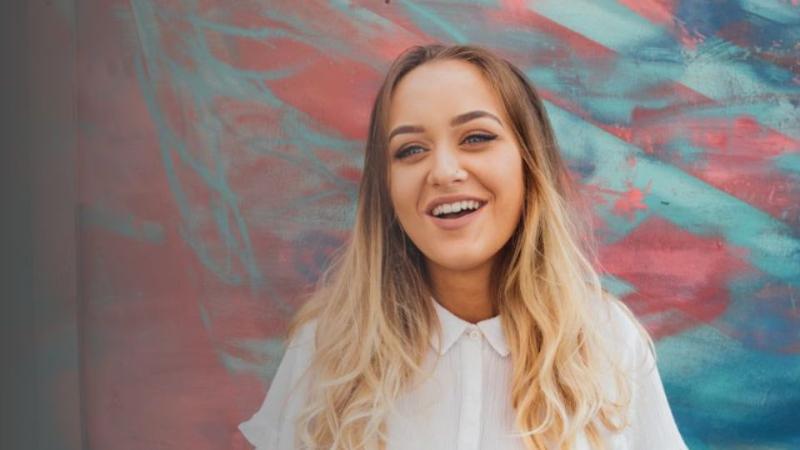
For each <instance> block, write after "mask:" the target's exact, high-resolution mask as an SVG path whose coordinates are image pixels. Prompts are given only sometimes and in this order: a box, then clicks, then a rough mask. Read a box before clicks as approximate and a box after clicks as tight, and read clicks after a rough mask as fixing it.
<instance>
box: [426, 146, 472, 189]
mask: <svg viewBox="0 0 800 450" xmlns="http://www.w3.org/2000/svg"><path fill="white" fill-rule="evenodd" d="M431 156H433V158H432V159H431V160H432V163H433V165H432V166H431V168H430V172H428V183H429V184H431V185H433V186H449V185H451V184H453V183H456V182H459V181H464V180H466V177H467V172H466V171H465V170H464V169H463V168H462V167H461V161H460V160H459V157H458V154H457V152H456V151H455V150H453V149H450V148H448V147H446V146H442V147H440V148H437V149H435V150H434V151H433V154H432V155H431Z"/></svg>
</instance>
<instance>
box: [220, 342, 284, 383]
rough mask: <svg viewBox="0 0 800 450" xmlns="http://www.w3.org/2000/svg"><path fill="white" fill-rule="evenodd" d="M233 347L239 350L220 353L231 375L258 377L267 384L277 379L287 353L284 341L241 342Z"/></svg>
mask: <svg viewBox="0 0 800 450" xmlns="http://www.w3.org/2000/svg"><path fill="white" fill-rule="evenodd" d="M232 345H234V347H236V348H237V350H235V351H233V352H220V353H219V354H220V358H221V359H222V363H223V365H224V366H225V368H226V369H227V370H228V371H229V372H230V373H233V374H251V375H256V376H258V377H259V378H260V379H261V380H263V381H264V382H265V383H266V382H268V381H269V380H272V379H273V378H274V377H275V373H276V372H277V371H278V366H279V365H280V362H281V359H282V358H283V354H284V352H285V343H284V341H283V340H282V339H276V338H271V339H252V340H239V341H237V342H235V343H233V344H232ZM232 353H244V356H243V357H238V356H234V355H233V354H232Z"/></svg>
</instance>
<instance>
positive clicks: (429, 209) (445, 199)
mask: <svg viewBox="0 0 800 450" xmlns="http://www.w3.org/2000/svg"><path fill="white" fill-rule="evenodd" d="M464 200H475V201H476V202H478V203H480V204H481V205H483V204H484V203H486V200H483V199H481V198H478V197H475V196H472V195H445V196H442V197H436V198H434V199H433V200H431V201H430V202H428V205H427V206H425V212H426V213H427V214H429V215H433V209H434V208H436V207H437V206H439V205H443V204H445V203H453V202H461V201H464Z"/></svg>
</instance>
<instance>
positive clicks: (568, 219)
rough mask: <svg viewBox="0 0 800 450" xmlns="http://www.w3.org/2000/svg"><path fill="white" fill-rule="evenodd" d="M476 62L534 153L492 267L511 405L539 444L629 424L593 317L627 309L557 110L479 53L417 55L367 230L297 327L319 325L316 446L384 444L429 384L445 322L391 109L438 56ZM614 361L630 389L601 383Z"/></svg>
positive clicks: (369, 166)
mask: <svg viewBox="0 0 800 450" xmlns="http://www.w3.org/2000/svg"><path fill="white" fill-rule="evenodd" d="M446 59H456V60H462V61H467V62H469V63H472V64H474V65H475V66H477V67H478V68H479V69H480V70H481V72H482V73H483V75H484V77H485V79H486V81H487V82H488V83H490V85H491V86H492V87H493V88H494V89H495V91H496V92H497V94H498V96H499V97H500V99H501V101H502V104H503V106H504V107H505V109H506V113H507V117H509V118H510V121H511V126H512V128H513V130H514V133H515V138H516V139H517V142H518V144H519V147H520V149H521V152H522V159H523V165H524V183H525V201H524V206H523V211H522V218H521V220H520V223H519V224H518V226H517V229H516V231H515V232H514V234H513V235H512V237H511V239H510V240H509V242H508V243H507V244H506V245H505V246H504V247H503V249H502V250H501V253H500V255H499V256H500V257H499V258H498V263H497V264H496V266H495V270H494V273H493V283H492V284H493V286H492V288H493V290H494V291H495V298H496V302H497V308H498V311H499V312H500V314H501V316H502V323H503V328H504V332H505V335H506V338H507V340H508V343H509V348H510V358H511V365H512V380H511V392H509V396H510V402H511V405H512V406H513V408H514V410H515V412H516V424H517V426H518V428H519V429H520V430H522V431H523V433H522V439H523V440H524V442H525V445H526V447H527V448H529V449H531V450H543V449H545V448H546V447H547V445H552V443H555V444H556V445H558V446H559V448H570V447H571V446H572V445H573V444H574V442H575V440H576V438H577V436H578V435H579V433H581V432H585V433H586V436H587V438H588V440H589V442H590V443H591V444H592V446H593V448H603V443H602V440H601V435H600V431H601V427H605V428H607V429H609V430H612V431H616V430H619V429H621V428H622V427H623V426H624V425H625V412H626V408H627V404H628V403H629V398H630V394H629V388H628V387H627V383H626V381H625V379H624V377H623V374H622V373H621V370H620V369H619V368H618V367H616V366H614V365H613V364H612V365H610V366H609V364H608V361H609V360H610V355H609V352H608V351H607V349H606V348H605V347H604V346H603V345H602V343H601V336H600V334H599V333H598V330H596V328H595V326H594V325H592V320H591V318H590V316H589V314H590V313H589V311H590V305H589V303H590V300H591V299H594V300H595V301H614V300H613V299H609V297H608V296H606V295H604V293H603V292H602V291H601V286H600V281H599V278H598V275H597V273H596V271H595V270H594V269H593V266H592V264H591V263H590V261H589V260H588V258H587V257H586V256H585V255H586V254H588V253H585V252H584V251H583V250H585V249H583V247H582V244H581V243H582V242H584V241H586V240H587V239H588V237H589V235H590V233H583V234H581V233H580V231H579V227H578V226H577V225H576V223H577V221H576V220H574V219H573V214H571V213H570V205H571V201H570V199H571V198H572V197H573V194H574V192H573V190H572V189H571V188H570V186H571V183H570V180H569V178H568V172H567V170H566V167H565V165H564V163H563V161H562V159H561V157H560V155H559V151H558V148H557V146H556V141H555V137H554V134H553V130H552V128H551V126H550V122H549V119H548V117H547V113H546V111H545V109H544V107H543V105H542V102H541V100H540V98H539V95H538V94H537V92H536V90H535V89H534V88H533V87H532V86H531V84H530V83H529V82H528V81H527V79H526V77H525V75H524V74H523V73H522V72H521V71H520V70H519V69H517V68H516V67H515V66H514V65H512V64H511V63H509V62H508V61H506V60H503V59H500V58H498V57H496V56H494V55H493V54H492V53H490V52H488V51H486V50H484V49H481V48H479V47H474V46H450V47H445V46H441V45H429V46H419V47H413V48H411V49H409V50H407V51H406V52H404V53H403V54H402V55H400V56H399V57H398V58H397V60H395V62H394V63H393V64H392V65H391V67H390V68H389V71H388V74H387V75H386V78H385V80H384V82H383V85H382V86H381V88H380V90H379V92H378V95H377V98H376V100H375V104H374V107H373V110H372V115H371V119H370V128H369V136H368V140H367V143H366V155H365V163H364V175H363V178H362V179H361V184H360V189H359V194H358V207H357V213H356V220H355V227H354V229H353V232H352V235H351V238H350V240H349V241H348V243H347V244H346V245H345V246H344V247H343V249H342V250H341V252H340V253H339V255H338V257H337V258H336V260H335V262H334V264H332V266H331V267H330V269H329V270H328V271H327V272H326V274H325V275H324V276H323V277H322V279H321V280H320V283H319V285H318V288H317V290H316V291H315V292H314V294H313V295H312V296H311V298H310V299H309V301H308V302H307V303H306V304H305V305H304V307H303V308H302V309H301V310H300V312H299V313H298V315H297V317H296V318H295V321H294V322H293V324H292V327H291V328H290V334H294V333H295V332H296V331H297V330H298V329H299V328H300V327H302V326H303V325H306V324H308V323H309V322H314V323H315V324H316V339H315V351H314V354H313V356H312V362H311V366H310V367H309V370H308V372H307V376H309V377H310V378H309V379H310V380H311V381H310V385H309V386H310V387H309V390H308V398H307V402H306V404H305V408H304V409H303V411H302V412H301V415H300V417H299V419H298V423H297V430H298V433H297V434H298V436H297V437H298V440H299V441H300V443H301V444H302V445H303V446H304V447H306V448H326V449H328V448H330V449H361V448H368V447H371V446H374V445H376V444H379V445H382V444H383V442H384V440H385V429H384V428H385V421H386V419H387V417H388V414H389V412H390V410H391V408H392V404H393V401H394V400H395V399H397V398H398V396H400V395H401V394H402V393H403V392H404V390H405V389H406V388H408V386H410V385H411V383H412V382H414V381H415V380H416V377H418V376H421V375H423V370H422V369H421V364H422V361H423V358H424V356H425V355H426V354H427V352H428V351H429V342H430V338H431V336H432V335H433V334H435V333H439V332H440V330H439V323H438V320H437V317H436V313H435V310H434V308H433V305H432V303H431V292H430V289H429V284H428V280H427V276H426V270H425V259H424V257H423V255H422V254H421V253H420V251H419V250H418V249H417V248H416V247H415V246H414V244H413V243H412V242H411V239H410V238H408V237H407V236H406V235H405V233H404V231H403V230H402V229H401V227H400V225H399V224H398V222H397V220H396V217H395V214H394V211H393V207H392V203H391V201H390V198H389V193H388V186H387V174H388V162H387V152H386V145H387V142H386V137H387V131H388V130H387V129H386V124H387V117H388V107H389V102H390V100H391V96H392V93H393V91H394V88H395V86H396V85H397V84H398V82H399V81H400V80H401V79H402V78H403V77H404V76H405V75H406V74H407V73H408V72H410V71H411V70H413V69H414V68H416V67H418V66H420V65H421V64H424V63H426V62H429V61H434V60H446ZM609 367H611V368H612V369H614V368H615V369H614V370H612V372H614V373H613V375H614V376H613V379H614V380H615V384H616V387H617V389H616V391H615V392H617V393H618V395H616V396H615V397H614V398H610V397H609V395H608V393H607V392H606V391H605V390H604V388H603V383H602V382H601V379H602V376H603V373H605V372H604V371H605V370H606V369H607V368H609Z"/></svg>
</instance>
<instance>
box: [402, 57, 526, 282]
mask: <svg viewBox="0 0 800 450" xmlns="http://www.w3.org/2000/svg"><path fill="white" fill-rule="evenodd" d="M388 130H389V145H388V149H387V151H388V152H389V154H388V161H389V193H390V196H391V199H392V204H393V205H394V208H395V212H396V214H397V217H398V219H399V221H400V224H401V225H402V227H403V229H404V230H405V231H406V233H407V234H408V235H409V237H410V238H411V240H412V241H413V242H414V244H415V245H416V246H417V248H419V249H420V251H421V252H422V253H423V254H424V255H425V257H426V259H427V260H428V264H429V266H430V265H431V264H433V265H435V266H439V268H442V269H447V270H456V271H463V270H470V269H475V268H478V267H479V266H482V265H485V264H487V263H491V262H492V261H493V259H494V257H495V255H496V254H497V253H498V251H499V250H500V249H501V248H502V247H503V245H504V244H505V243H506V242H507V241H508V240H509V238H510V237H511V235H512V234H513V232H514V230H515V228H516V226H517V223H518V222H519V220H520V215H521V211H522V204H523V199H524V195H525V194H524V182H523V173H522V170H523V169H522V158H521V155H520V148H519V145H518V144H517V142H516V139H515V138H514V134H513V131H512V129H511V124H510V123H509V121H508V118H507V117H506V116H505V112H504V108H503V106H502V103H501V101H500V99H499V98H498V96H497V94H496V93H495V92H494V91H493V89H492V88H491V86H490V85H489V84H488V83H487V82H486V81H485V80H484V78H483V75H482V74H481V72H480V71H479V69H478V68H477V67H475V66H474V65H472V64H470V63H468V62H465V61H459V60H446V61H435V62H429V63H425V64H423V65H421V66H419V67H417V68H415V69H413V70H412V71H411V72H409V73H408V74H407V75H406V76H405V77H404V78H403V79H402V80H401V81H400V83H399V84H398V85H397V86H396V88H395V91H394V94H393V95H392V99H391V105H390V108H389V123H388Z"/></svg>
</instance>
